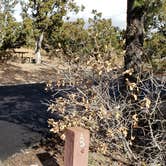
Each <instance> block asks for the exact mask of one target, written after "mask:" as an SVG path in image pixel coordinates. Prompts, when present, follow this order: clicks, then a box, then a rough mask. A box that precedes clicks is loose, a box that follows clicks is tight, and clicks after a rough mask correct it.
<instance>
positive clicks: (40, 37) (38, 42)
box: [35, 32, 44, 64]
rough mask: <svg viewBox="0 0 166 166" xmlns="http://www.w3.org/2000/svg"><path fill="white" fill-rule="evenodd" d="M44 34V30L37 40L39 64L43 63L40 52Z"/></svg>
mask: <svg viewBox="0 0 166 166" xmlns="http://www.w3.org/2000/svg"><path fill="white" fill-rule="evenodd" d="M43 35H44V33H43V32H42V33H41V35H40V36H39V37H38V38H37V40H36V49H35V62H36V63H37V64H40V63H41V53H40V51H41V44H42V41H43Z"/></svg>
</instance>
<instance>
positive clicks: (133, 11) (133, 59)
mask: <svg viewBox="0 0 166 166" xmlns="http://www.w3.org/2000/svg"><path fill="white" fill-rule="evenodd" d="M136 1H137V0H128V1H127V31H126V55H125V59H124V60H125V71H128V72H126V78H128V80H129V81H130V82H137V79H138V77H140V74H141V68H142V56H143V41H144V35H143V32H144V9H143V6H140V5H137V6H136V5H135V4H136Z"/></svg>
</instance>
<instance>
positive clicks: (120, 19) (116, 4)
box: [15, 0, 127, 28]
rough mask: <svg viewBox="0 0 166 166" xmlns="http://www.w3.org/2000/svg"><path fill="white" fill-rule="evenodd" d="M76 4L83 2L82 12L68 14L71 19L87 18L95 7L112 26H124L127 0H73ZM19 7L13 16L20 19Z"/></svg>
mask: <svg viewBox="0 0 166 166" xmlns="http://www.w3.org/2000/svg"><path fill="white" fill-rule="evenodd" d="M75 2H76V3H77V4H78V5H81V4H83V5H84V6H85V10H84V12H80V13H79V14H77V15H75V14H70V17H71V19H72V20H74V19H76V18H78V17H79V18H84V19H85V20H87V19H88V18H89V17H91V16H92V15H91V11H92V9H96V10H97V11H98V12H102V16H103V17H104V18H111V19H112V23H113V25H114V26H119V27H120V28H125V27H126V8H127V0H75ZM19 13H20V7H18V6H17V7H16V12H15V17H17V20H20V19H21V17H20V16H19Z"/></svg>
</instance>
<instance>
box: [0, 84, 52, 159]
mask: <svg viewBox="0 0 166 166" xmlns="http://www.w3.org/2000/svg"><path fill="white" fill-rule="evenodd" d="M44 88H45V84H44V83H40V84H27V85H16V86H15V85H14V86H1V87H0V160H4V159H6V158H7V157H9V156H10V155H12V154H14V153H16V152H19V151H20V150H23V149H24V148H28V147H31V146H32V145H33V144H35V143H38V142H39V141H40V140H41V138H42V136H44V135H45V134H46V133H47V131H48V127H47V119H48V118H49V117H51V116H53V115H51V114H50V113H49V112H47V106H46V105H44V104H42V103H43V101H45V100H49V99H50V98H51V94H48V93H46V91H45V90H44Z"/></svg>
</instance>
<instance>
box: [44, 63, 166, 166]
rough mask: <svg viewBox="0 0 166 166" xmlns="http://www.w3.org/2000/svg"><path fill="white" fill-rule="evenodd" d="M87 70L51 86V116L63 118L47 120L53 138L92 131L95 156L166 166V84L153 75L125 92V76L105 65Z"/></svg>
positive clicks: (74, 71)
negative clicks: (74, 130)
mask: <svg viewBox="0 0 166 166" xmlns="http://www.w3.org/2000/svg"><path fill="white" fill-rule="evenodd" d="M100 62H101V61H100ZM87 64H89V67H83V66H81V67H78V66H76V67H74V66H72V67H71V68H70V70H69V72H67V71H65V72H64V73H65V74H64V75H63V76H61V79H59V80H58V81H57V82H56V84H49V85H48V87H47V88H48V89H50V90H52V91H54V92H55V100H54V101H52V102H51V103H50V106H49V108H48V110H50V111H51V112H53V113H54V114H56V115H57V117H58V119H49V120H48V123H49V125H50V127H51V132H53V133H54V134H55V135H56V137H59V138H61V139H62V140H64V139H65V135H64V133H65V129H66V128H68V127H75V126H80V127H83V128H86V129H88V130H89V131H90V134H91V141H90V150H91V151H92V152H97V153H102V154H104V155H107V156H110V157H112V158H113V159H115V160H119V159H117V158H115V157H114V156H113V155H112V154H114V153H117V154H120V155H121V156H122V158H123V161H120V162H124V163H125V164H126V165H127V164H131V163H134V165H146V164H149V165H150V164H152V163H155V164H156V165H157V164H160V165H162V164H164V161H165V160H164V157H165V156H164V153H165V149H166V147H165V144H164V142H165V137H164V131H165V129H166V128H165V127H166V126H165V116H166V115H165V113H164V110H163V109H162V107H163V100H164V93H165V84H164V83H163V82H161V81H157V80H156V79H154V78H153V77H152V75H151V74H150V75H149V76H148V77H146V79H145V78H144V79H140V81H139V82H138V84H130V83H129V84H128V90H125V86H124V77H123V75H122V74H121V71H119V70H117V69H114V70H112V71H111V70H108V69H109V68H110V67H108V66H107V65H106V64H105V62H103V63H102V62H101V63H100V64H99V63H98V62H96V63H94V61H93V64H92V62H87ZM126 160H127V162H126Z"/></svg>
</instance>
